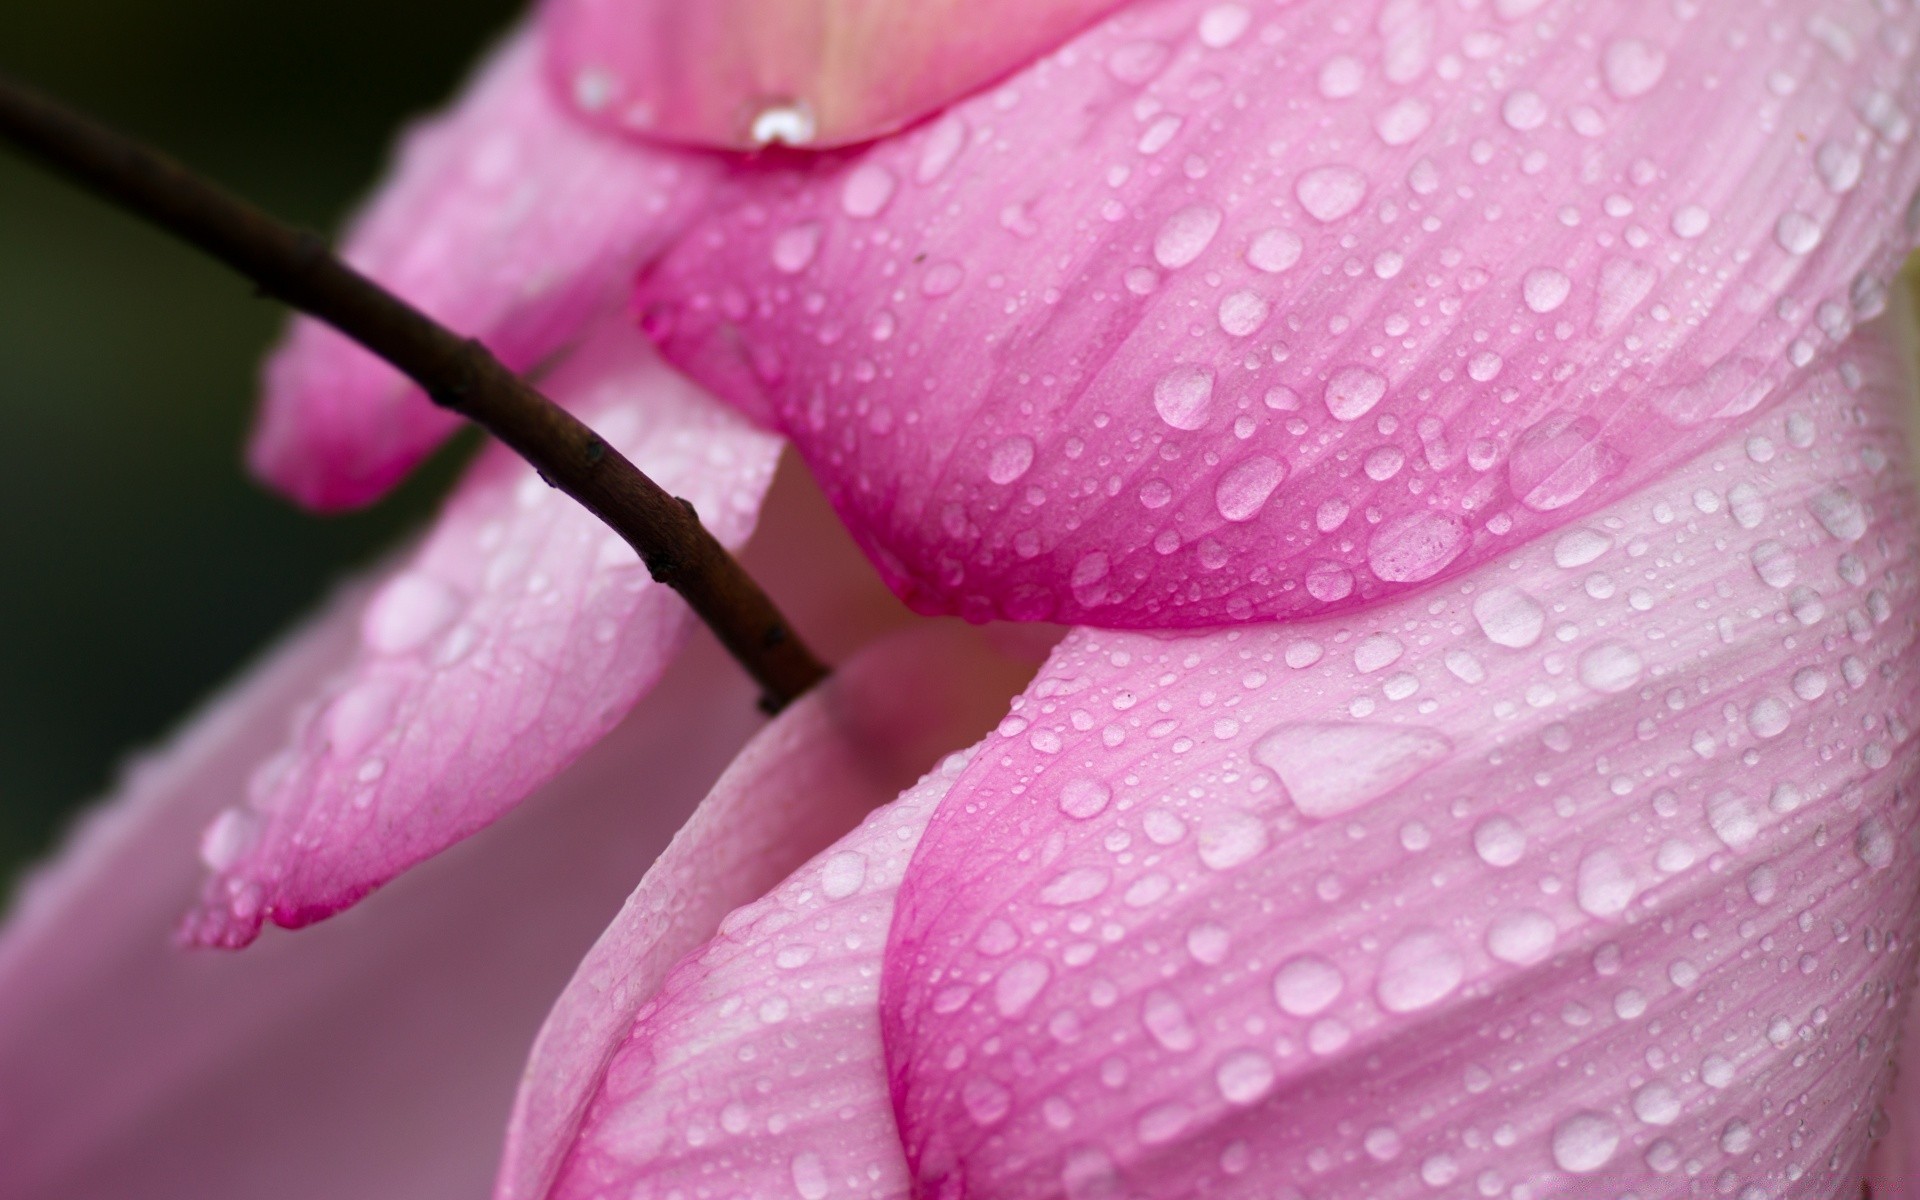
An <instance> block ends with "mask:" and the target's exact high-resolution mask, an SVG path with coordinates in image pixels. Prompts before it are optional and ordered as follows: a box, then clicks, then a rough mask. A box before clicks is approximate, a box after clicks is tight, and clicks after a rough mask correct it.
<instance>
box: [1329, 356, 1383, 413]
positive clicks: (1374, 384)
mask: <svg viewBox="0 0 1920 1200" xmlns="http://www.w3.org/2000/svg"><path fill="white" fill-rule="evenodd" d="M1386 394H1387V381H1386V380H1385V379H1384V378H1382V377H1381V376H1380V375H1379V374H1378V373H1376V372H1374V371H1370V370H1368V369H1367V368H1365V367H1342V368H1340V369H1339V370H1338V371H1335V372H1334V373H1333V375H1332V376H1331V377H1329V378H1328V380H1327V388H1326V391H1325V393H1323V398H1324V399H1325V400H1326V404H1327V411H1328V412H1330V413H1332V414H1333V416H1334V418H1335V419H1336V420H1340V421H1357V420H1359V419H1360V418H1361V417H1364V416H1366V415H1367V413H1369V412H1371V411H1372V410H1373V406H1374V405H1376V404H1378V403H1380V399H1381V397H1383V396H1385V395H1386Z"/></svg>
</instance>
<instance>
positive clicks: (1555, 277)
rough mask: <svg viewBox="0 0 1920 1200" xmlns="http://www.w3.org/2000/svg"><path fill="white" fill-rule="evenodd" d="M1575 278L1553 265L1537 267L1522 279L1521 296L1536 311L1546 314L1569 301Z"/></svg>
mask: <svg viewBox="0 0 1920 1200" xmlns="http://www.w3.org/2000/svg"><path fill="white" fill-rule="evenodd" d="M1572 293H1573V280H1572V279H1570V278H1568V277H1567V274H1566V272H1564V271H1556V270H1554V269H1553V268H1552V267H1536V268H1534V269H1533V270H1531V271H1528V272H1527V273H1526V276H1525V277H1524V278H1523V279H1521V281H1520V296H1521V298H1522V299H1523V300H1525V301H1526V304H1527V307H1528V308H1530V309H1532V310H1533V311H1534V312H1537V313H1541V314H1543V315H1544V314H1546V313H1550V312H1552V311H1553V310H1554V309H1556V308H1559V307H1560V306H1561V305H1562V304H1565V303H1566V302H1567V297H1568V296H1569V295H1571V294H1572Z"/></svg>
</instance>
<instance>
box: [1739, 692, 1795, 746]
mask: <svg viewBox="0 0 1920 1200" xmlns="http://www.w3.org/2000/svg"><path fill="white" fill-rule="evenodd" d="M1792 723H1793V710H1791V709H1789V708H1788V707H1787V702H1786V701H1785V700H1782V699H1781V698H1780V697H1778V696H1762V697H1760V698H1759V699H1758V700H1755V701H1754V702H1753V707H1752V708H1751V709H1749V710H1747V728H1748V729H1751V730H1753V735H1754V736H1755V737H1759V738H1775V737H1779V736H1780V735H1781V734H1783V733H1785V732H1786V731H1787V726H1788V725H1790V724H1792Z"/></svg>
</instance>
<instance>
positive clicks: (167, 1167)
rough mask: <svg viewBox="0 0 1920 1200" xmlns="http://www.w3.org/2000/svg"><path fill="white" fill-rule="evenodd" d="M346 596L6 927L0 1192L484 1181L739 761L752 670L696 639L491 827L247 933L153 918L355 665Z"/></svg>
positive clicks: (219, 704)
mask: <svg viewBox="0 0 1920 1200" xmlns="http://www.w3.org/2000/svg"><path fill="white" fill-rule="evenodd" d="M363 596H364V593H356V594H349V595H347V596H343V597H340V598H339V599H338V600H337V601H336V602H335V603H334V605H333V606H332V608H331V610H330V612H329V613H328V615H327V616H326V617H325V618H323V619H322V620H321V621H320V622H319V623H317V624H316V625H315V626H314V627H313V628H311V629H310V630H309V631H307V632H306V633H304V634H301V635H299V636H298V637H297V638H295V639H294V640H292V641H290V642H289V643H288V644H287V645H285V646H284V647H283V648H281V649H280V650H279V651H277V652H276V653H275V654H274V655H273V656H272V657H271V658H269V659H268V660H267V661H266V662H265V663H264V664H263V665H262V666H260V667H259V668H256V669H255V670H254V671H253V672H252V673H251V674H250V675H249V677H248V678H247V679H245V680H244V681H242V682H241V683H240V684H238V685H237V686H235V687H234V688H232V689H230V690H229V691H228V692H226V693H225V694H224V695H222V696H221V697H220V698H219V699H218V700H216V701H215V702H214V703H213V704H212V705H211V706H210V707H209V708H208V709H207V711H206V712H204V713H203V714H202V715H201V716H200V717H198V718H197V719H196V720H195V721H194V722H193V723H192V724H191V725H190V726H189V727H188V728H187V729H186V730H185V731H184V733H183V734H182V735H181V736H180V737H179V738H177V739H176V740H175V741H174V742H173V744H172V745H171V746H169V747H168V748H167V749H165V750H164V751H162V752H160V753H159V754H157V755H154V756H152V757H150V758H148V759H146V760H145V761H143V762H142V763H140V764H139V765H137V766H136V767H135V769H134V770H133V771H132V772H130V774H129V776H128V779H127V781H126V783H125V785H124V787H123V789H122V791H121V793H120V794H119V795H118V796H117V797H116V798H115V799H114V800H113V801H112V803H111V804H110V805H109V806H108V807H106V808H104V809H102V810H101V811H100V812H98V813H97V814H95V815H94V816H93V817H92V818H90V819H89V820H88V821H87V823H86V824H85V825H84V826H83V827H82V828H81V829H80V830H78V831H77V832H76V835H75V836H74V837H73V838H72V839H71V841H70V843H69V844H68V846H67V847H66V848H65V850H64V851H63V853H62V854H61V856H60V857H59V858H58V859H57V860H56V861H55V862H54V863H53V864H51V865H50V866H49V867H47V868H45V869H43V871H42V873H41V875H40V876H39V877H38V878H36V879H35V880H34V881H33V883H32V885H31V886H30V887H29V888H28V889H27V890H26V892H25V893H24V894H23V895H22V896H21V897H20V898H19V899H18V901H17V903H16V905H15V907H14V911H13V913H12V915H11V918H10V920H9V922H8V924H7V925H6V926H5V927H4V929H0V1081H4V1083H0V1164H4V1166H0V1197H5V1198H6V1200H79V1198H87V1200H92V1198H96V1197H98V1198H107V1197H127V1198H134V1197H138V1198H140V1200H260V1198H261V1197H274V1198H275V1200H340V1198H342V1197H406V1198H407V1200H456V1198H462V1200H471V1198H472V1197H475V1196H480V1195H484V1194H485V1189H486V1185H487V1180H488V1178H489V1175H490V1174H491V1172H492V1169H493V1166H494V1164H495V1162H496V1159H497V1152H498V1145H499V1136H500V1130H501V1128H502V1127H503V1125H504V1122H505V1120H506V1116H507V1112H508V1107H509V1104H510V1102H511V1100H512V1095H513V1087H514V1082H515V1079H516V1076H517V1074H518V1072H519V1069H520V1066H521V1063H522V1061H523V1059H524V1054H525V1049H526V1046H527V1045H528V1044H529V1042H530V1041H531V1040H532V1037H533V1035H534V1032H535V1030H537V1029H538V1028H539V1024H540V1019H541V1016H542V1014H543V1013H544V1012H545V1010H546V1008H547V1006H548V1005H550V1004H551V1003H552V999H553V996H554V995H555V993H556V992H557V991H558V990H559V988H560V987H561V986H562V985H563V984H564V983H565V981H566V979H567V977H568V974H569V972H571V971H572V970H573V968H574V966H575V965H576V963H577V962H578V961H579V958H580V955H581V954H582V953H583V952H584V951H585V950H586V948H587V947H588V946H589V945H591V944H592V941H593V938H594V936H595V935H596V933H597V932H598V931H599V929H600V928H601V927H603V926H604V925H605V923H606V920H607V917H608V915H609V914H611V913H612V912H613V911H615V910H616V909H617V907H618V905H619V902H620V897H621V896H622V895H624V894H625V893H626V891H627V890H628V889H630V888H631V887H632V883H633V880H634V879H635V878H636V877H638V875H639V874H640V872H642V871H643V870H645V869H646V865H647V863H648V862H649V861H650V860H651V859H652V858H653V856H654V855H655V854H657V853H658V852H659V850H660V848H661V847H662V846H664V845H665V844H666V842H667V839H668V838H669V837H670V836H671V834H672V832H673V830H674V829H675V827H676V826H678V825H679V823H680V822H681V821H682V820H683V819H684V818H685V816H686V814H687V813H688V812H689V811H690V810H691V809H692V807H693V804H694V802H695V801H696V800H697V799H698V798H699V796H700V795H701V793H702V792H703V791H704V790H705V789H706V788H707V787H708V786H709V785H710V784H711V782H712V780H713V779H714V778H715V777H716V776H717V775H718V774H719V772H720V770H721V768H722V767H723V766H724V765H725V763H726V761H727V759H728V758H729V757H730V756H731V755H732V754H733V753H734V751H735V750H736V749H737V748H738V747H739V746H740V744H741V743H742V742H744V741H745V740H746V738H747V737H748V735H749V734H750V733H751V732H752V731H753V729H754V728H755V727H757V726H758V724H759V723H760V722H759V718H758V717H757V715H756V714H755V713H754V711H753V700H754V692H753V689H752V687H751V685H750V683H749V682H748V681H747V680H746V679H745V677H744V676H742V675H741V674H739V673H738V672H736V671H734V670H732V669H731V667H730V665H729V663H728V661H727V659H726V657H725V655H724V654H722V653H721V652H720V650H719V648H718V647H717V646H715V645H713V644H712V642H711V641H710V640H709V639H706V638H704V637H702V638H699V639H696V641H695V644H694V646H693V647H692V648H691V649H690V651H689V653H688V654H687V655H686V656H684V657H683V659H682V660H681V665H679V666H677V667H676V668H675V670H674V671H672V672H671V673H670V674H669V676H668V678H667V680H666V681H665V683H664V685H663V690H662V691H661V693H660V694H659V695H657V696H656V697H654V698H652V699H650V700H648V701H647V702H645V703H644V704H642V705H641V706H640V708H639V709H638V710H637V711H636V712H635V714H634V715H633V716H632V717H631V718H630V719H629V720H628V721H627V722H626V723H624V724H623V725H621V726H620V727H619V728H618V729H617V730H615V731H614V732H613V733H612V734H610V735H609V736H608V737H607V738H606V739H605V740H604V741H603V742H602V743H601V744H600V745H599V746H598V747H596V748H595V750H594V751H593V752H592V753H590V754H588V755H587V756H586V757H584V758H583V759H582V760H581V761H580V762H579V763H577V764H576V765H575V766H574V767H573V768H572V769H571V770H569V771H568V772H567V773H566V774H564V775H563V776H561V777H560V778H559V779H558V780H556V781H554V782H553V783H552V784H550V785H549V786H548V787H547V788H545V789H543V790H542V792H541V793H540V795H539V796H537V797H536V798H534V799H533V800H532V801H530V802H529V803H528V804H527V805H526V806H525V808H524V810H523V811H522V812H519V813H516V814H515V815H514V816H513V817H512V818H511V819H510V820H508V821H505V822H503V823H502V825H501V827H500V828H499V829H498V830H495V831H490V832H489V833H488V834H486V835H485V836H482V837H479V838H475V839H473V840H472V841H470V842H469V843H467V844H466V845H464V846H461V847H460V848H458V849H457V850H456V851H455V852H454V853H452V854H449V855H448V856H446V858H445V859H444V860H442V861H440V862H436V863H433V864H430V865H428V866H427V867H425V868H423V869H422V870H420V871H418V872H415V873H413V874H412V875H410V876H409V877H408V878H407V879H406V880H404V881H401V882H400V883H397V884H396V885H395V886H394V887H392V888H391V889H389V890H388V891H386V892H385V893H383V894H382V895H381V896H380V898H379V899H378V901H377V902H375V903H371V904H368V905H366V906H365V907H364V908H362V909H361V910H359V911H357V912H355V913H354V914H352V915H351V917H349V918H347V919H344V920H342V921H339V922H336V923H334V924H332V925H330V926H329V927H327V928H324V929H318V930H315V931H313V932H312V933H311V934H309V935H307V936H304V937H301V938H299V939H297V941H296V939H280V940H276V941H273V942H270V943H269V944H266V945H262V946H260V947H258V948H256V949H255V950H254V951H253V952H252V953H249V954H246V955H242V956H231V955H208V954H189V953H183V952H181V951H179V950H177V949H176V948H174V947H173V946H172V945H171V942H170V939H169V937H168V931H169V927H170V926H171V924H172V922H173V920H174V917H175V914H177V913H178V912H179V911H180V909H181V908H182V907H184V906H185V905H187V904H188V903H189V902H190V901H191V900H192V898H193V896H194V893H195V890H196V887H197V885H198V876H199V874H200V871H199V867H198V865H197V863H196V862H195V859H194V853H193V846H194V842H195V840H196V839H197V838H198V836H199V832H200V829H201V827H202V826H203V825H205V824H206V822H207V821H208V820H209V819H211V818H212V816H213V815H214V813H215V812H216V811H217V810H218V809H219V807H220V806H221V805H222V804H224V803H226V802H227V798H228V797H231V796H234V795H237V794H239V793H240V792H241V791H242V790H243V789H244V787H245V783H246V778H247V775H248V773H249V772H250V771H251V770H252V768H253V766H254V764H255V763H257V762H258V761H259V759H260V758H261V757H262V756H264V755H266V754H268V753H270V752H271V751H272V750H273V748H274V747H275V745H276V744H277V743H279V742H280V741H281V740H282V739H283V738H284V736H285V731H286V727H287V724H288V722H289V721H290V720H291V718H292V714H293V713H294V712H295V711H296V710H297V709H298V708H299V706H300V705H301V704H303V703H304V702H305V700H306V698H307V697H308V696H310V695H311V694H312V692H313V690H314V688H316V687H317V686H319V683H320V681H321V680H322V679H324V678H325V677H326V676H327V675H329V674H331V673H332V672H333V671H335V670H337V669H338V667H339V666H340V665H341V664H343V663H345V662H347V661H349V660H350V659H351V658H352V657H353V656H354V654H355V653H357V650H356V644H357V641H358V638H359V625H360V609H361V607H362V604H361V600H362V599H363Z"/></svg>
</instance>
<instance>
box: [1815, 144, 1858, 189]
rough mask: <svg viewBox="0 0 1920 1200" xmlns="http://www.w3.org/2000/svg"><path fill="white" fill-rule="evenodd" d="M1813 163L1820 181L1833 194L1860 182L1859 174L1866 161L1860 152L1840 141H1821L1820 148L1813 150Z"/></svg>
mask: <svg viewBox="0 0 1920 1200" xmlns="http://www.w3.org/2000/svg"><path fill="white" fill-rule="evenodd" d="M1813 165H1814V168H1815V169H1816V170H1818V171H1819V172H1820V182H1822V183H1824V184H1826V185H1827V190H1828V191H1830V192H1832V193H1834V194H1835V195H1842V194H1844V193H1846V192H1850V191H1852V190H1853V188H1854V185H1855V184H1857V183H1859V182H1860V175H1861V173H1862V171H1863V170H1864V169H1865V166H1866V163H1865V160H1863V159H1862V158H1861V157H1860V152H1859V151H1858V150H1855V149H1854V148H1853V147H1851V146H1847V145H1844V144H1842V143H1840V142H1821V143H1820V149H1818V150H1817V151H1815V152H1814V156H1813Z"/></svg>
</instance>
